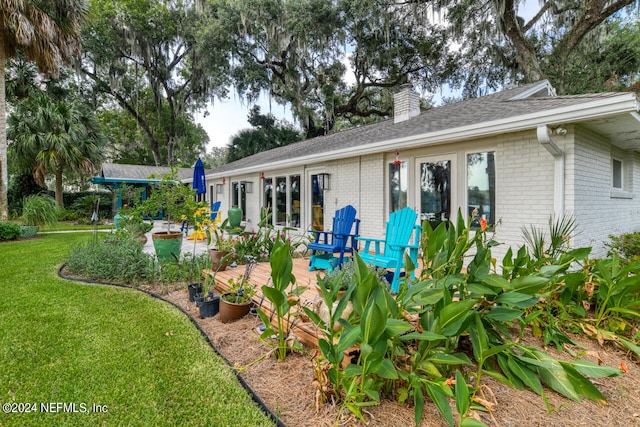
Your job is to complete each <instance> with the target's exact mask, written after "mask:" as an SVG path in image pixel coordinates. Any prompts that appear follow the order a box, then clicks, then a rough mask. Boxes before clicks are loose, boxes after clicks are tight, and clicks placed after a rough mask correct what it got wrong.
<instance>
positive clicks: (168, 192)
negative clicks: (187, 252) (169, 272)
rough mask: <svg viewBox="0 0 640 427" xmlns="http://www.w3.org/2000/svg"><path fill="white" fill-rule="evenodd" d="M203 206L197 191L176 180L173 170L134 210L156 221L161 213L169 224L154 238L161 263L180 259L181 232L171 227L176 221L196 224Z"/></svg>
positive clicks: (175, 173)
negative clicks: (197, 216)
mask: <svg viewBox="0 0 640 427" xmlns="http://www.w3.org/2000/svg"><path fill="white" fill-rule="evenodd" d="M151 178H153V175H152V176H151ZM202 206H204V202H202V203H199V202H196V200H195V190H194V189H193V188H191V187H190V186H187V185H184V184H182V183H181V182H180V181H179V180H178V178H177V172H176V170H175V169H172V170H171V172H170V173H168V174H165V175H164V176H163V177H162V180H161V182H160V183H159V184H158V185H157V186H156V187H154V188H152V190H151V195H150V196H149V198H147V199H146V200H144V201H142V202H141V203H140V204H139V205H138V206H137V207H136V208H135V210H134V211H135V212H136V213H137V214H139V216H143V215H146V216H148V217H150V218H153V217H155V216H157V215H158V214H161V215H162V216H163V218H164V220H165V221H166V223H167V230H166V231H159V232H156V233H153V234H152V235H151V237H152V238H153V246H154V248H155V250H156V256H157V257H158V261H160V263H166V262H171V261H176V260H179V259H180V250H181V248H182V233H181V232H180V231H179V230H178V231H172V230H171V226H172V225H173V223H174V221H183V220H187V221H189V220H191V221H193V217H194V215H195V212H196V211H197V209H199V208H201V207H202Z"/></svg>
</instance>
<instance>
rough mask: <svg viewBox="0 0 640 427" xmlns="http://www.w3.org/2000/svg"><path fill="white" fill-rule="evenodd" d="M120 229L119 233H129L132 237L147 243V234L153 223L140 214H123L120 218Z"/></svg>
mask: <svg viewBox="0 0 640 427" xmlns="http://www.w3.org/2000/svg"><path fill="white" fill-rule="evenodd" d="M119 222H120V224H119V225H120V229H119V230H117V231H116V232H118V233H128V234H129V235H130V236H131V237H133V238H135V239H137V240H139V241H140V243H142V244H143V245H144V244H145V243H147V236H146V234H147V233H148V232H149V231H151V229H152V228H153V224H151V223H148V222H144V221H143V220H142V218H141V217H139V216H130V215H126V216H122V217H121V218H120V221H119Z"/></svg>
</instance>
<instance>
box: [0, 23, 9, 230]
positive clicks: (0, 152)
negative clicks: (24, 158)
mask: <svg viewBox="0 0 640 427" xmlns="http://www.w3.org/2000/svg"><path fill="white" fill-rule="evenodd" d="M5 62H6V58H5V55H4V37H3V35H2V32H0V221H7V219H9V199H8V198H7V190H8V188H9V173H8V171H7V117H6V114H7V109H6V105H5V88H4V67H5V65H6V64H5Z"/></svg>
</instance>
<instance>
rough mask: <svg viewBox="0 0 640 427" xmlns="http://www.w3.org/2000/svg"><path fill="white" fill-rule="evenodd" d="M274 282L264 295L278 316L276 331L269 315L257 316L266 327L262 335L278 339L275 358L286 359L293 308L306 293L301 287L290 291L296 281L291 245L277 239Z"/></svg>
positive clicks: (272, 281) (273, 272) (261, 312)
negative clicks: (293, 272)
mask: <svg viewBox="0 0 640 427" xmlns="http://www.w3.org/2000/svg"><path fill="white" fill-rule="evenodd" d="M270 264H271V283H272V286H269V285H268V284H267V285H264V286H262V294H263V295H264V296H265V297H266V298H267V299H268V300H269V301H270V302H271V304H272V307H273V312H274V313H275V315H276V325H277V326H276V328H274V327H273V325H272V323H271V320H270V318H269V316H268V315H267V314H266V313H265V312H264V311H263V310H262V309H258V315H259V316H260V319H261V320H262V322H263V324H264V325H265V330H264V332H263V333H262V335H261V336H260V338H261V339H266V338H269V337H272V336H275V337H276V339H277V342H278V345H277V352H276V358H277V359H280V360H284V359H285V358H286V357H287V350H288V346H287V338H288V336H289V332H290V329H291V325H292V322H291V307H293V306H295V305H296V304H297V303H298V300H299V297H300V295H301V294H302V293H303V292H304V288H302V287H294V288H293V289H289V287H290V285H294V284H295V282H296V278H295V276H293V274H291V272H292V271H293V258H292V256H291V251H290V244H289V242H284V241H282V240H280V239H276V243H275V246H274V248H273V252H272V253H271V259H270Z"/></svg>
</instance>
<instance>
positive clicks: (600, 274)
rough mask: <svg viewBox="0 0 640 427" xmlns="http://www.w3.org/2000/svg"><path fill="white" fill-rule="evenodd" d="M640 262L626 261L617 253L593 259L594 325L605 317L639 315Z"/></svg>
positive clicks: (609, 319)
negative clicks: (607, 257) (604, 257)
mask: <svg viewBox="0 0 640 427" xmlns="http://www.w3.org/2000/svg"><path fill="white" fill-rule="evenodd" d="M639 270H640V262H635V263H632V264H626V263H624V262H622V260H621V259H620V257H619V256H618V255H617V254H615V253H614V254H613V256H612V257H611V259H599V260H596V262H595V269H594V271H593V284H594V286H595V288H596V289H595V290H594V293H593V296H594V313H595V319H594V320H595V327H596V328H597V327H599V326H600V325H601V324H602V323H603V322H604V321H605V320H606V319H608V321H609V322H610V321H611V320H612V318H620V317H622V318H632V319H635V320H636V321H637V320H639V319H640V311H638V307H640V275H638V271H639Z"/></svg>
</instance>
